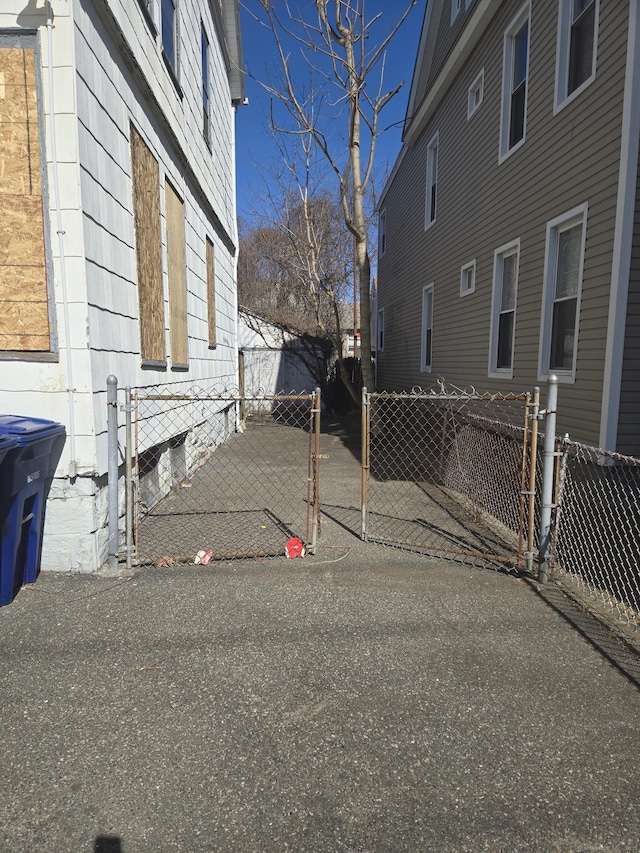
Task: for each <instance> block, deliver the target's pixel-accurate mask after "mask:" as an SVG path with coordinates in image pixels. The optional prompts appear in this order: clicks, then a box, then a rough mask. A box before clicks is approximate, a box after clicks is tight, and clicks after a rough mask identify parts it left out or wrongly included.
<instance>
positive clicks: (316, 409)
mask: <svg viewBox="0 0 640 853" xmlns="http://www.w3.org/2000/svg"><path fill="white" fill-rule="evenodd" d="M312 401H313V402H312V406H313V432H314V442H315V443H314V451H313V515H312V520H311V543H310V545H309V551H310V553H312V554H315V553H316V546H317V543H318V526H319V523H320V482H319V481H320V430H321V423H320V415H321V411H322V407H321V400H320V388H316V390H315V393H314V395H313V397H312Z"/></svg>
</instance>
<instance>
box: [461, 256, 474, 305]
mask: <svg viewBox="0 0 640 853" xmlns="http://www.w3.org/2000/svg"><path fill="white" fill-rule="evenodd" d="M468 270H473V277H472V278H473V283H472V285H471V287H468V288H465V287H464V283H465V273H466V272H467V271H468ZM475 289H476V259H475V258H474V259H473V260H472V261H469V263H468V264H465V265H464V266H463V267H461V268H460V296H461V297H462V296H469V294H470V293H474V292H475Z"/></svg>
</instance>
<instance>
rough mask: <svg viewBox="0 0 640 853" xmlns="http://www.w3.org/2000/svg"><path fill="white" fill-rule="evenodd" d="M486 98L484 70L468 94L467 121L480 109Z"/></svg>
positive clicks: (470, 87)
mask: <svg viewBox="0 0 640 853" xmlns="http://www.w3.org/2000/svg"><path fill="white" fill-rule="evenodd" d="M483 98H484V68H483V69H482V70H481V71H480V73H479V74H478V76H477V77H476V78H475V80H474V81H473V83H472V84H471V85H470V86H469V91H468V93H467V121H468V120H469V119H470V118H471V116H472V115H473V114H474V113H475V111H476V110H477V109H478V107H479V106H480V104H481V103H482V100H483Z"/></svg>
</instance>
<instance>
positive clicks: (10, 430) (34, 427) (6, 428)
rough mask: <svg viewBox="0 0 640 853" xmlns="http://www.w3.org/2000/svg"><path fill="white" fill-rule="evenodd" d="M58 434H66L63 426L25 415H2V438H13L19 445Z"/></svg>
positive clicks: (0, 430)
mask: <svg viewBox="0 0 640 853" xmlns="http://www.w3.org/2000/svg"><path fill="white" fill-rule="evenodd" d="M57 432H65V428H64V425H63V424H59V423H56V421H47V420H45V419H44V418H30V417H26V416H24V415H0V436H12V437H13V439H14V440H15V442H17V444H18V445H22V444H29V443H30V442H32V441H37V440H39V439H41V438H46V437H47V436H49V435H54V434H55V433H57Z"/></svg>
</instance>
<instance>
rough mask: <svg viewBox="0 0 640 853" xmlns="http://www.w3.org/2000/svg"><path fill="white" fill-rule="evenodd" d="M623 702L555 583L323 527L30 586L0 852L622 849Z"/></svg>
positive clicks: (632, 669) (638, 827)
mask: <svg viewBox="0 0 640 853" xmlns="http://www.w3.org/2000/svg"><path fill="white" fill-rule="evenodd" d="M331 523H333V522H331V520H330V519H329V520H325V524H331ZM337 538H338V539H339V537H337ZM329 540H330V541H334V542H335V541H336V537H329ZM639 685H640V662H639V660H638V658H636V657H634V656H632V655H631V654H630V653H629V652H627V651H626V650H625V649H624V647H622V646H621V645H620V644H619V643H618V641H617V640H615V639H613V638H611V637H610V636H609V635H608V634H607V633H606V632H605V631H604V629H602V628H600V626H599V625H598V624H597V623H595V622H594V621H593V620H592V619H591V618H590V617H588V616H586V615H584V614H583V613H582V612H581V611H580V610H578V609H577V608H576V607H575V605H573V604H572V603H571V602H569V601H568V600H567V599H565V598H564V597H563V596H562V594H561V593H560V592H558V591H557V590H555V589H554V588H553V587H549V588H548V589H547V590H545V591H543V594H541V592H540V591H539V590H538V589H537V587H536V585H535V584H533V583H532V582H529V581H525V580H522V579H519V578H517V577H514V576H513V575H508V574H499V573H497V572H493V571H489V570H486V569H477V568H472V567H465V566H460V565H455V564H453V563H445V562H434V561H429V560H426V559H425V558H423V557H420V556H418V555H415V554H408V553H403V552H399V551H391V550H388V549H385V548H384V547H382V546H374V545H370V546H365V545H364V544H362V543H360V542H359V541H358V540H356V539H355V538H354V537H349V536H348V535H347V533H346V532H344V536H343V538H342V540H341V541H338V544H334V545H332V546H331V547H329V546H323V545H321V546H320V548H319V549H318V554H317V555H316V556H315V557H307V558H305V559H304V560H300V559H298V560H285V559H284V558H276V559H273V560H266V561H262V562H236V563H232V562H229V563H222V564H210V565H208V566H205V567H201V566H187V567H182V568H170V569H169V568H164V569H161V568H144V569H140V570H138V571H135V572H132V573H130V574H127V573H126V572H124V573H121V574H120V575H119V576H82V575H76V576H62V575H47V576H41V577H40V578H39V580H38V581H37V583H36V584H35V585H34V586H33V587H28V588H24V589H23V590H22V591H21V592H20V593H19V595H18V597H17V598H16V600H15V602H14V603H13V604H12V605H10V606H9V607H4V608H2V609H0V688H1V690H2V713H1V715H0V743H1V748H2V764H1V769H0V851H3V852H4V851H6V853H9V851H10V852H11V853H19V851H43V853H44V851H46V853H52V851H56V852H57V853H64V851H72V852H73V853H81V851H86V853H91V851H94V853H95V851H101V853H105V851H108V853H138V851H140V853H146V851H149V853H160V851H184V853H196V851H284V850H292V851H358V852H359V853H364V851H437V853H447V851H452V853H453V851H474V853H475V851H482V850H488V851H494V853H498V851H505V852H506V851H509V853H513V851H554V853H570V851H571V853H587V851H588V852H589V853H592V851H606V853H614V851H638V850H640V806H639V803H640V783H639V779H638V769H637V764H638V751H639V750H638V747H639V745H640V735H639V729H638V713H639V711H640V691H639Z"/></svg>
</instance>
